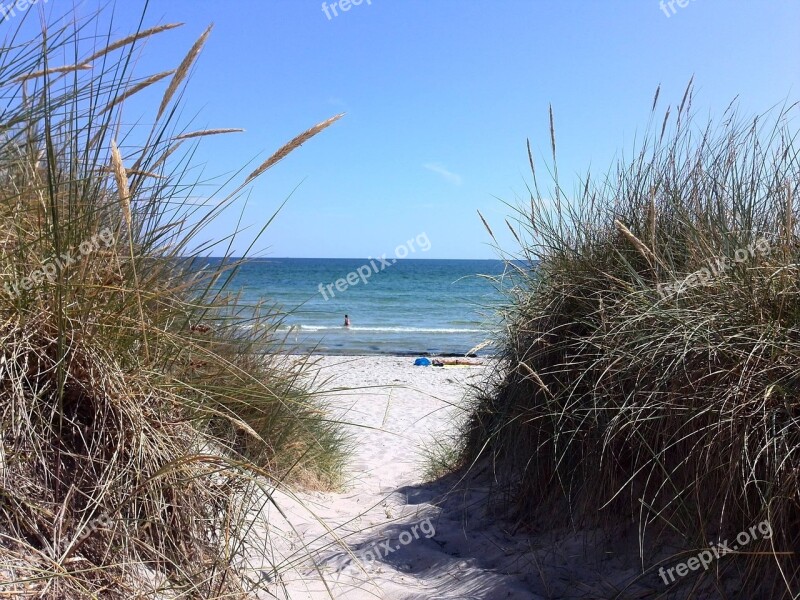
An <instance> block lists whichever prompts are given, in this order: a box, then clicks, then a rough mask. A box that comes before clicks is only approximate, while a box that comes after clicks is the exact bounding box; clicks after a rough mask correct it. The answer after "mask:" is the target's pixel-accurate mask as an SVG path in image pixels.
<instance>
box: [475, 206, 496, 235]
mask: <svg viewBox="0 0 800 600" xmlns="http://www.w3.org/2000/svg"><path fill="white" fill-rule="evenodd" d="M478 216H479V217H480V218H481V221H483V226H484V227H486V231H488V232H489V235H490V236H492V239H493V240H494V241H495V243H496V242H497V239H496V238H495V237H494V233H493V232H492V228H491V227H489V223H487V222H486V219H484V218H483V215H482V214H481V211H478Z"/></svg>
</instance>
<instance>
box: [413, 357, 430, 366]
mask: <svg viewBox="0 0 800 600" xmlns="http://www.w3.org/2000/svg"><path fill="white" fill-rule="evenodd" d="M414 366H415V367H430V366H431V361H429V360H428V359H427V358H424V357H423V358H418V359H417V360H415V361H414Z"/></svg>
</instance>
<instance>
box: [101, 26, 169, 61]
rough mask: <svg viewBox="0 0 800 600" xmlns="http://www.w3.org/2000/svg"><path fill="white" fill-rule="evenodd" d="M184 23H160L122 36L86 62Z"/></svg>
mask: <svg viewBox="0 0 800 600" xmlns="http://www.w3.org/2000/svg"><path fill="white" fill-rule="evenodd" d="M182 26H183V23H168V24H166V25H158V26H157V27H151V28H150V29H145V30H144V31H140V32H139V33H134V34H133V35H129V36H128V37H125V38H122V39H121V40H118V41H116V42H114V43H112V44H109V45H108V46H106V47H105V48H103V49H102V50H99V51H98V52H95V53H94V54H92V55H91V56H90V57H89V58H87V59H86V62H92V61H93V60H95V59H98V58H100V57H101V56H104V55H106V54H108V53H109V52H113V51H114V50H119V49H120V48H122V47H124V46H127V45H128V44H132V43H134V42H137V41H139V40H141V39H144V38H147V37H150V36H152V35H157V34H159V33H163V32H164V31H169V30H170V29H175V28H176V27H182Z"/></svg>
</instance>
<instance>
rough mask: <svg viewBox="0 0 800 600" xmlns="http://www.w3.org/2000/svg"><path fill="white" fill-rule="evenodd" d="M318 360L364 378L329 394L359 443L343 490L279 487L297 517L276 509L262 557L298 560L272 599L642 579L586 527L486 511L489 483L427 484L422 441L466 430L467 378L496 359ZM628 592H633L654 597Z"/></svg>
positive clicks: (580, 585) (526, 594)
mask: <svg viewBox="0 0 800 600" xmlns="http://www.w3.org/2000/svg"><path fill="white" fill-rule="evenodd" d="M318 366H319V369H320V370H319V375H320V376H321V377H331V376H335V379H334V380H333V381H331V382H329V383H328V386H332V387H335V386H339V387H343V388H360V389H358V390H356V391H351V392H348V393H333V394H330V395H329V399H330V402H331V411H332V413H333V416H334V418H337V419H340V420H342V421H346V422H348V423H350V424H349V425H348V426H347V428H348V431H349V432H350V433H351V435H352V436H353V442H354V452H353V455H352V459H351V461H350V464H349V469H348V473H347V480H346V482H345V484H344V486H343V490H342V491H341V492H339V493H302V494H298V495H296V496H294V497H292V496H289V495H287V494H286V493H276V494H275V501H276V504H277V505H278V506H279V507H280V511H281V512H282V513H283V514H284V515H286V519H284V518H283V517H282V515H280V514H279V513H278V509H276V508H274V507H272V506H268V507H267V508H265V509H264V511H263V513H264V518H265V520H266V522H267V523H269V531H268V532H265V533H264V543H263V546H262V547H260V548H259V547H254V548H253V553H254V558H253V561H254V562H253V563H251V564H255V563H256V562H257V560H256V558H255V556H256V555H260V556H261V557H262V558H263V557H264V556H266V558H267V561H268V562H271V563H272V564H280V565H283V566H284V568H285V566H286V565H288V564H291V566H290V568H288V569H285V570H284V573H283V576H282V585H280V586H278V585H273V586H272V589H271V593H272V594H274V595H272V596H263V597H272V598H274V597H279V598H291V600H319V599H323V598H336V599H337V600H338V599H347V600H362V599H364V600H366V599H388V600H395V599H397V600H399V599H403V600H412V599H420V600H421V599H426V600H427V599H433V600H437V599H445V598H447V599H459V600H473V599H479V598H480V599H487V600H495V599H501V598H503V599H526V600H528V599H540V598H567V597H570V598H611V597H614V595H615V594H616V593H617V592H619V591H620V590H621V589H622V588H623V587H624V582H625V581H630V580H631V578H635V577H636V573H635V571H632V570H631V569H629V568H625V566H624V565H622V564H613V562H609V561H611V559H608V558H606V559H604V558H603V557H600V556H595V557H587V556H586V552H585V549H584V548H583V541H585V539H586V537H585V536H586V535H587V534H586V533H585V532H583V533H581V534H580V535H574V534H569V535H562V536H555V537H552V538H551V537H550V536H547V538H544V537H542V536H539V538H531V537H530V536H521V535H520V536H514V535H512V534H511V533H509V532H508V531H506V530H505V529H504V527H507V525H504V523H503V522H502V521H499V520H495V519H493V518H491V517H490V516H488V515H487V514H486V511H485V503H484V502H483V500H484V498H485V494H486V492H487V490H486V489H485V488H481V487H479V486H475V485H474V484H473V485H471V486H470V488H469V491H468V492H465V491H461V492H458V493H455V494H450V495H449V496H448V492H450V491H451V488H452V481H447V482H445V481H437V482H433V483H424V482H423V472H424V469H423V461H424V459H423V456H422V454H421V449H422V448H424V447H425V446H426V445H430V444H431V443H433V442H434V440H444V439H446V438H447V436H449V435H452V434H453V433H454V431H455V428H456V425H455V423H456V421H457V420H458V419H459V418H461V417H463V415H464V407H465V406H466V398H465V394H466V390H467V386H468V385H469V384H470V383H473V382H476V381H478V380H480V379H481V378H482V377H484V376H485V368H456V369H447V368H433V367H427V368H425V367H414V366H413V359H410V358H400V357H376V356H369V357H321V358H320V359H319V363H318ZM289 523H291V525H289ZM434 532H435V533H434ZM534 539H535V540H536V541H533V540H534ZM603 545H604V544H602V543H601V544H598V543H594V544H592V546H593V547H596V548H599V547H602V546H603ZM309 556H310V557H311V558H309ZM578 564H580V565H584V564H586V565H590V566H587V567H581V568H576V566H577V565H578ZM591 565H594V566H593V567H592V566H591ZM256 568H257V567H256ZM612 573H613V575H614V576H613V577H610V574H612ZM265 576H266V573H265ZM628 592H630V593H624V594H623V596H622V597H624V598H644V597H648V596H649V593H647V592H644V591H643V590H638V591H637V590H635V589H633V590H628ZM650 593H652V589H651V590H650Z"/></svg>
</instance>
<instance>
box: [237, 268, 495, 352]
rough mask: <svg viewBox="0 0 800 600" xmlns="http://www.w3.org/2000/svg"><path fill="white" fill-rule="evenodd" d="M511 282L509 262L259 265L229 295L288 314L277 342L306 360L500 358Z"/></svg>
mask: <svg viewBox="0 0 800 600" xmlns="http://www.w3.org/2000/svg"><path fill="white" fill-rule="evenodd" d="M504 272H505V266H504V263H503V261H500V260H435V259H402V260H401V259H392V260H391V262H389V263H381V262H380V261H378V260H377V259H373V260H369V259H323V258H320V259H317V258H254V259H248V260H247V261H246V262H244V264H243V265H242V266H241V267H240V268H239V270H238V271H237V272H236V274H235V276H234V278H233V280H232V281H231V284H230V286H229V288H228V289H229V290H230V291H237V292H239V293H240V294H241V300H242V302H243V303H246V304H251V305H252V304H256V303H259V302H261V303H263V305H265V306H277V307H279V313H280V314H281V317H280V319H281V324H280V327H279V329H278V333H279V335H280V336H281V337H282V338H283V339H284V340H285V343H286V346H287V347H289V348H291V349H296V350H297V351H300V352H310V351H314V352H318V353H324V354H354V355H356V354H358V355H360V354H400V355H420V356H423V355H440V356H452V355H458V356H464V355H465V354H467V353H472V354H476V355H491V354H492V353H493V352H495V351H496V348H495V347H494V346H492V345H491V343H490V341H491V340H492V339H493V338H494V337H495V336H494V335H493V332H494V331H495V330H496V328H497V327H498V324H499V323H498V309H499V308H500V307H501V306H502V305H503V300H504V295H503V285H504V283H503V282H504V281H506V278H504V277H502V275H503V273H504ZM359 273H361V274H362V275H363V277H362V276H360V275H359ZM348 277H349V280H348ZM337 283H338V288H337ZM345 315H347V316H348V317H349V319H350V327H344V319H345Z"/></svg>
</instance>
